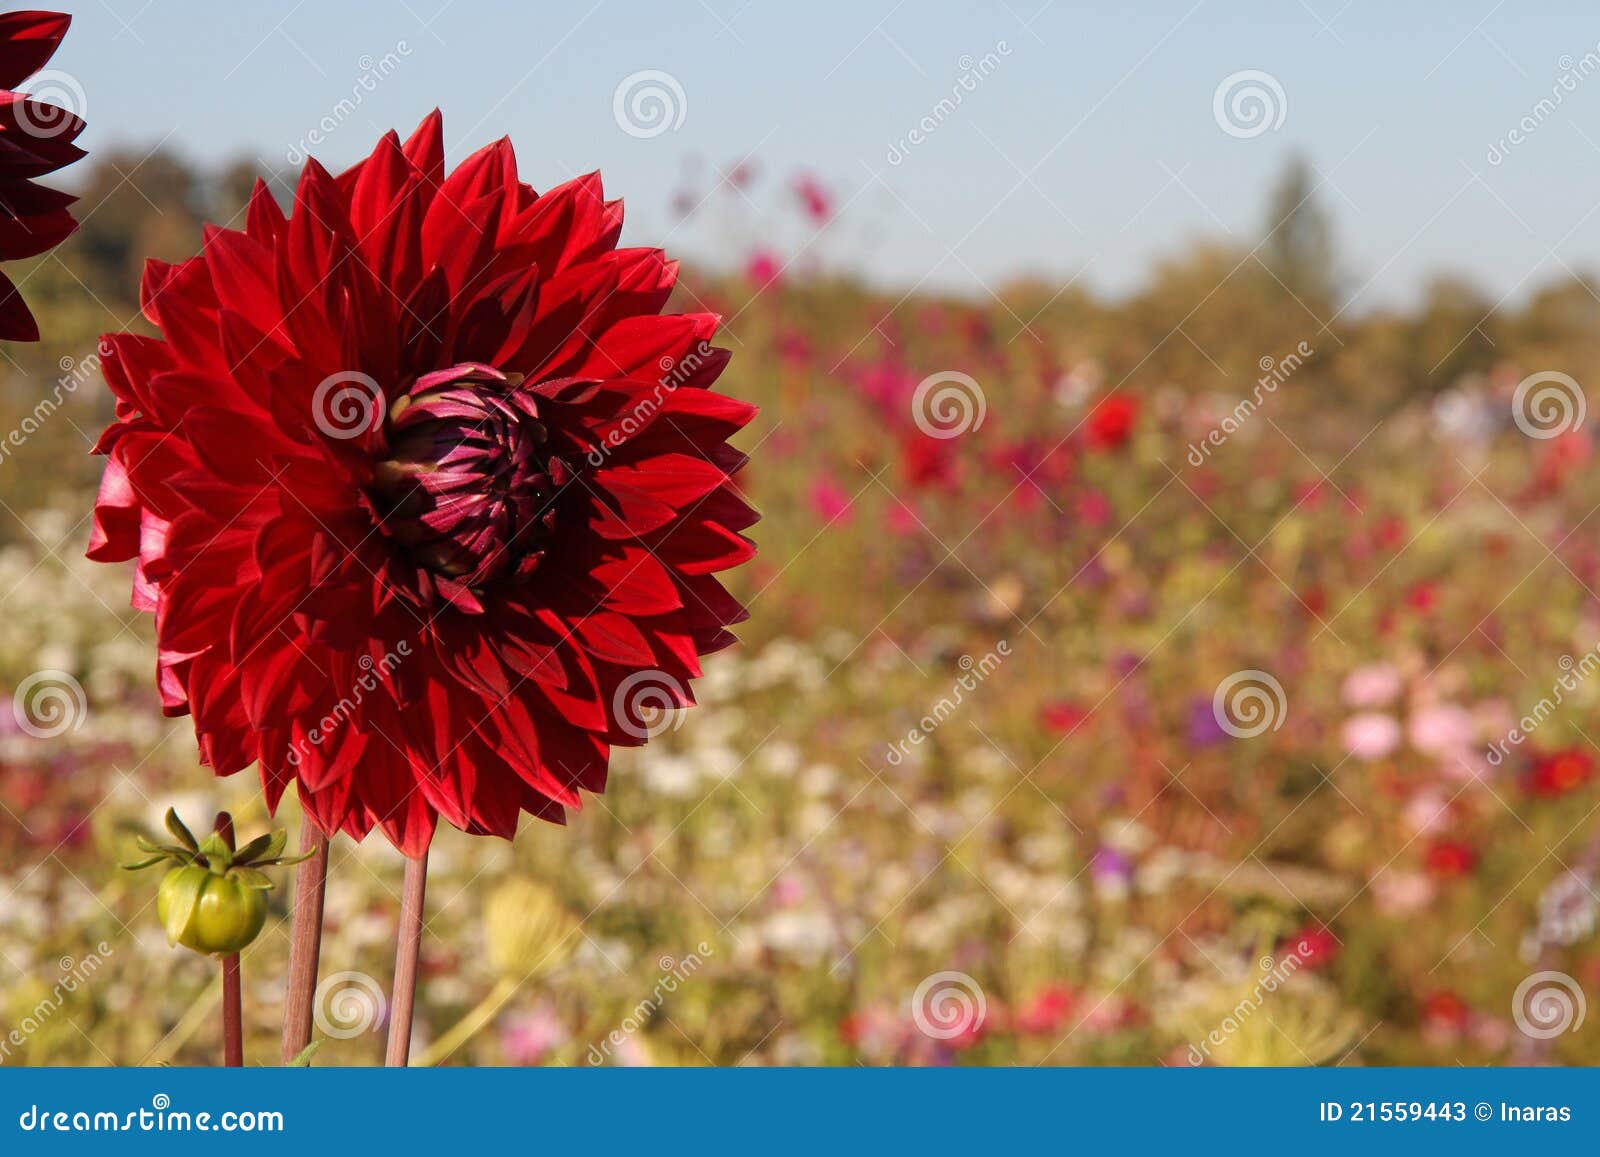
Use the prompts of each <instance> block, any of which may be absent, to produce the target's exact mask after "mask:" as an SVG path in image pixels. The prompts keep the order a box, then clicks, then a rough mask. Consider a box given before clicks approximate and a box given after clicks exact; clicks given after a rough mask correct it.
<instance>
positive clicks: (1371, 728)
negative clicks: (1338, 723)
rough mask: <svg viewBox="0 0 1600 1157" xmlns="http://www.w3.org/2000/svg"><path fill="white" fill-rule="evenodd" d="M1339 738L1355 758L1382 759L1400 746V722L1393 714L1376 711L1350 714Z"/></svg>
mask: <svg viewBox="0 0 1600 1157" xmlns="http://www.w3.org/2000/svg"><path fill="white" fill-rule="evenodd" d="M1341 739H1342V740H1343V742H1344V748H1345V750H1346V751H1348V752H1349V753H1350V754H1351V755H1353V756H1354V757H1355V758H1357V759H1365V760H1374V759H1382V758H1384V757H1385V756H1387V755H1392V754H1393V753H1394V750H1395V749H1396V748H1397V747H1399V746H1400V724H1399V723H1398V722H1397V721H1396V720H1395V718H1394V716H1392V715H1384V714H1382V713H1380V712H1376V711H1368V712H1364V713H1362V714H1360V715H1352V716H1351V717H1350V718H1349V719H1347V720H1345V724H1344V730H1343V732H1342V733H1341Z"/></svg>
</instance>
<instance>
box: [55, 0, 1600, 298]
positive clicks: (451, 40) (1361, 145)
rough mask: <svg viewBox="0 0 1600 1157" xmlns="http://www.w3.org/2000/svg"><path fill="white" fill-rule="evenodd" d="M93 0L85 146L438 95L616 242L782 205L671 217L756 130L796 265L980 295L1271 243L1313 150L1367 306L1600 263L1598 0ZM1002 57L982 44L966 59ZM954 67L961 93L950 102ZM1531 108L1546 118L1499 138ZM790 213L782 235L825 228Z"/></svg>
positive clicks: (67, 58) (269, 137)
mask: <svg viewBox="0 0 1600 1157" xmlns="http://www.w3.org/2000/svg"><path fill="white" fill-rule="evenodd" d="M75 17H76V19H75V23H74V26H73V29H72V31H71V33H70V34H69V37H68V41H67V44H66V45H65V46H64V48H63V50H62V51H61V52H60V53H59V54H58V56H57V58H56V61H55V62H54V63H55V65H56V66H57V67H59V68H60V69H61V70H62V71H64V72H66V73H69V74H70V75H71V76H72V77H73V78H75V79H76V80H77V82H78V83H79V84H80V85H81V86H82V89H83V91H84V94H85V99H86V112H87V119H88V120H89V124H90V128H89V130H88V132H87V134H86V136H85V138H84V141H85V143H86V144H88V145H89V147H91V148H93V147H97V146H107V145H110V144H113V143H117V144H128V145H141V146H150V145H154V144H155V143H157V142H161V141H164V142H166V144H167V145H168V146H169V147H172V148H174V149H176V150H177V151H179V152H180V153H182V154H184V155H186V156H188V157H191V158H194V159H197V160H214V159H220V158H223V157H227V156H230V155H234V154H238V153H241V152H243V153H250V154H253V155H256V156H258V157H260V158H262V159H263V161H264V163H268V164H272V165H276V166H279V167H284V166H285V165H286V162H287V158H288V157H290V156H291V155H292V154H293V152H294V151H295V150H296V149H297V148H298V147H299V142H304V141H307V139H308V135H309V133H310V131H311V130H312V129H314V128H316V127H317V126H318V125H319V122H323V121H324V118H327V117H330V116H332V117H333V118H334V119H335V120H336V121H337V123H336V125H335V126H334V127H333V128H332V129H331V131H328V132H327V133H326V134H325V140H324V141H323V142H322V143H321V144H320V145H319V146H317V147H314V148H312V149H311V150H310V151H311V152H312V154H313V155H316V156H318V157H319V159H322V160H324V162H325V163H328V164H329V165H330V167H336V166H339V165H342V164H344V163H347V162H348V161H350V160H353V159H355V158H356V157H358V156H359V155H361V154H362V153H364V152H365V151H366V150H367V149H368V148H369V147H370V145H371V142H372V140H373V139H374V138H375V137H376V135H377V134H378V133H379V132H380V131H382V130H383V129H386V128H388V127H391V126H395V127H399V128H401V130H402V131H405V130H406V129H407V128H409V127H410V126H411V125H413V124H414V123H415V122H416V121H417V120H418V119H420V118H421V116H422V115H423V114H424V113H426V112H427V111H428V110H429V109H430V108H432V107H433V106H434V105H439V106H440V107H442V108H443V109H444V112H445V118H446V119H445V126H446V139H447V142H448V144H449V146H450V149H451V151H452V154H453V155H454V156H455V157H460V156H462V155H464V154H465V153H466V152H467V151H469V150H470V149H472V148H475V147H477V146H479V145H481V144H483V143H486V142H488V141H490V140H492V139H494V138H496V137H498V136H501V135H503V134H509V135H510V136H511V137H512V139H513V140H514V141H515V142H516V145H517V152H518V156H519V158H520V160H521V163H522V166H523V170H524V174H525V176H526V179H528V180H530V181H531V182H532V183H533V184H534V185H535V186H536V187H545V186H547V185H550V184H553V183H556V182H558V181H560V180H563V179H565V178H566V177H567V176H570V175H572V174H575V173H578V172H583V171H587V170H589V169H594V168H599V169H601V170H602V171H603V172H604V174H605V177H606V183H607V188H608V190H610V191H612V192H613V193H614V194H622V195H625V196H626V198H627V200H628V205H629V228H628V233H627V236H628V238H629V240H631V241H633V242H636V243H644V242H649V243H660V242H662V241H663V240H665V241H666V243H667V244H668V246H669V247H670V248H672V249H674V250H676V251H679V252H681V253H683V254H685V255H688V256H698V257H704V256H706V255H708V254H716V253H726V252H728V251H729V250H730V247H737V246H740V245H747V244H749V243H750V238H751V237H752V236H753V235H755V234H756V233H757V232H758V231H760V230H761V229H762V228H763V227H760V226H757V225H756V222H757V221H758V220H759V219H760V218H758V216H757V213H758V211H761V210H765V209H768V208H770V205H769V204H768V201H769V200H770V201H776V199H777V190H775V189H774V190H772V191H771V193H769V194H768V197H767V200H763V198H762V196H761V195H760V194H753V196H754V197H755V198H756V200H757V202H758V204H757V205H756V206H749V205H745V204H743V203H742V202H741V201H740V199H739V198H738V197H736V196H726V197H721V198H717V199H714V200H713V201H711V202H708V208H710V209H712V210H714V211H709V212H705V213H702V214H701V215H699V217H698V218H696V219H695V220H693V221H692V222H690V223H689V224H687V225H680V224H678V222H677V221H676V219H675V217H674V216H673V214H672V213H671V211H670V202H671V197H672V194H673V192H674V191H675V190H677V189H678V188H680V187H681V186H682V185H683V184H684V181H685V174H686V173H694V172H697V171H699V172H703V173H710V172H712V171H714V167H715V166H716V165H719V164H728V163H731V162H733V161H736V160H738V159H739V158H741V157H743V156H745V155H746V154H752V155H753V156H754V158H755V160H756V162H757V164H758V165H759V166H760V167H761V169H762V171H763V172H764V174H765V175H766V177H767V178H768V180H769V181H772V182H773V183H774V184H776V183H777V182H776V180H774V178H781V176H782V175H784V174H788V173H791V172H793V171H795V170H797V169H802V168H804V169H810V170H812V171H815V172H816V173H818V174H819V175H820V176H822V177H823V178H824V179H826V180H827V181H828V182H829V183H830V184H831V185H832V186H833V187H834V188H835V189H836V190H837V191H838V194H839V198H840V200H841V201H842V202H844V203H845V205H846V208H845V211H844V213H843V215H842V217H841V219H840V221H839V222H838V223H837V225H836V226H835V227H834V228H833V229H832V230H831V231H830V233H829V234H828V235H826V236H824V237H822V238H820V239H817V240H815V241H814V242H811V244H810V245H809V247H808V248H806V250H805V254H806V258H807V259H808V260H813V259H814V260H817V261H820V262H822V263H823V264H825V265H827V266H830V267H833V268H852V269H859V270H861V271H863V272H865V273H867V274H868V275H870V276H871V277H873V278H875V279H877V280H879V281H882V282H884V283H886V284H890V285H895V286H900V287H904V288H910V287H911V286H914V285H922V286H926V287H940V288H953V289H959V290H964V291H970V292H975V293H980V294H981V293H982V292H983V286H984V285H990V286H993V285H997V284H999V283H1000V282H1001V281H1003V280H1004V279H1006V278H1008V277H1011V276H1016V275H1020V274H1032V275H1040V276H1044V277H1048V278H1051V279H1055V280H1065V279H1067V278H1071V277H1075V276H1077V277H1081V278H1082V280H1083V283H1085V284H1088V285H1090V286H1093V287H1095V288H1098V289H1101V290H1104V291H1107V292H1122V291H1126V290H1128V289H1130V288H1132V287H1134V286H1136V285H1137V284H1138V283H1139V282H1140V280H1141V279H1142V278H1143V277H1144V276H1145V275H1146V274H1147V273H1148V271H1149V269H1150V267H1151V264H1152V262H1153V261H1155V260H1158V259H1159V258H1160V257H1162V256H1163V255H1167V254H1171V253H1173V252H1174V251H1175V250H1177V249H1179V248H1181V247H1182V246H1183V245H1184V244H1186V243H1187V242H1188V241H1190V240H1192V239H1194V238H1197V237H1202V236H1207V235H1212V236H1227V235H1230V234H1231V235H1232V236H1233V237H1234V238H1235V239H1238V240H1247V239H1250V238H1252V236H1253V234H1254V231H1255V230H1256V228H1257V225H1258V223H1259V219H1260V216H1261V213H1262V204H1263V199H1264V195H1265V191H1266V188H1267V186H1268V185H1269V183H1270V181H1271V179H1272V177H1273V175H1274V174H1275V173H1276V172H1277V171H1278V169H1279V168H1280V167H1281V166H1282V165H1283V163H1284V162H1285V160H1286V158H1287V157H1288V156H1290V155H1291V154H1293V153H1295V152H1301V153H1303V154H1304V155H1306V156H1307V157H1308V158H1309V159H1310V161H1311V162H1312V163H1313V165H1314V166H1315V167H1316V170H1317V172H1318V174H1319V176H1320V178H1321V179H1322V180H1323V182H1324V183H1323V185H1322V187H1321V189H1320V192H1319V196H1320V197H1321V198H1322V200H1323V202H1324V204H1325V206H1326V207H1327V208H1328V209H1329V210H1330V211H1331V213H1332V214H1333V216H1334V218H1335V221H1336V223H1337V227H1338V231H1339V237H1340V241H1341V243H1342V246H1343V249H1344V254H1345V257H1344V262H1345V265H1346V267H1347V269H1346V272H1347V273H1348V275H1349V280H1350V284H1351V286H1352V288H1353V289H1354V290H1355V299H1354V301H1353V303H1352V307H1353V308H1354V309H1356V310H1358V311H1359V310H1360V309H1363V308H1366V307H1369V306H1372V305H1376V304H1384V303H1391V302H1401V303H1403V302H1406V301H1408V300H1411V299H1412V297H1413V296H1414V294H1415V293H1416V291H1417V290H1418V288H1419V286H1420V285H1421V284H1422V283H1423V281H1424V279H1425V278H1426V277H1427V276H1428V275H1429V274H1431V273H1433V272H1436V271H1439V270H1446V269H1447V270H1451V271H1454V272H1458V273H1463V274H1466V275H1468V276H1470V277H1471V278H1472V279H1474V280H1475V281H1477V282H1478V283H1479V284H1480V285H1481V286H1482V288H1483V289H1484V290H1485V291H1486V292H1488V293H1489V294H1490V296H1491V297H1493V298H1499V297H1502V296H1505V297H1507V298H1508V299H1509V300H1512V301H1515V300H1518V299H1520V298H1521V297H1522V296H1524V295H1525V294H1526V293H1527V291H1528V290H1529V289H1530V288H1532V287H1534V286H1536V285H1538V284H1540V283H1542V282H1545V281H1548V280H1549V279H1551V278H1553V277H1555V276H1558V275H1561V274H1562V273H1564V272H1565V271H1566V270H1568V269H1584V268H1589V267H1594V268H1600V211H1597V205H1600V196H1597V193H1600V70H1597V71H1594V72H1593V73H1590V74H1587V75H1586V74H1584V73H1583V72H1582V71H1581V68H1582V64H1581V62H1582V61H1583V58H1584V56H1585V54H1588V53H1592V54H1594V55H1593V56H1592V57H1591V63H1596V64H1597V65H1600V12H1597V11H1595V10H1594V9H1593V6H1592V5H1583V4H1579V3H1540V4H1523V5H1511V4H1506V3H1504V2H1503V0H1502V2H1499V3H1497V2H1496V0H1464V2H1460V3H1444V2H1435V3H1412V4H1404V5H1401V4H1394V3H1377V2H1373V0H1351V2H1350V3H1345V0H1276V2H1272V3H1266V2H1244V3H1223V2H1220V0H1202V2H1200V3H1195V2H1193V0H1188V2H1179V3H1165V2H1158V3H1141V4H1133V3H1120V4H1104V5H1096V6H1093V7H1091V6H1089V5H1084V4H1069V3H1060V2H1057V3H1052V4H1045V5H1041V3H1040V0H1006V2H1004V3H968V4H962V3H945V2H928V3H919V2H914V0H907V2H901V3H896V2H895V0H853V2H849V3H841V2H836V0H813V2H811V3H807V4H796V5H787V4H785V5H778V4H770V3H760V2H747V0H698V2H695V0H688V2H681V3H674V4H660V3H657V4H632V3H623V2H621V0H603V2H601V3H599V4H594V3H593V2H592V0H575V2H573V3H569V4H550V5H536V4H530V3H526V2H524V3H498V2H488V0H452V2H448V3H447V2H445V0H390V2H387V3H378V2H369V0H355V2H339V3H329V2H326V0H306V2H303V3H299V4H296V3H294V2H293V0H280V2H278V3H255V4H233V3H226V4H225V3H220V2H212V3H205V4H202V3H194V2H191V0H160V2H159V3H158V2H154V0H151V2H146V0H90V2H86V3H85V4H83V5H82V6H80V7H79V8H78V10H77V11H76V13H75ZM1002 46H1003V50H1002ZM985 56H989V57H990V59H992V60H993V61H995V62H996V64H995V66H994V67H993V68H992V69H989V70H988V72H987V75H984V76H982V77H981V78H980V79H977V80H976V81H972V80H971V79H970V77H971V74H970V72H968V71H967V70H968V68H969V65H970V66H972V67H976V66H978V65H979V62H981V61H982V60H983V59H984V58H985ZM386 57H387V58H389V59H390V60H391V61H392V62H393V64H392V67H390V68H389V69H388V75H386V76H383V77H382V78H381V79H377V80H376V81H371V82H369V85H368V87H369V88H370V91H365V90H362V84H361V78H362V77H363V75H367V76H369V77H370V76H371V75H372V69H373V68H374V67H375V66H377V65H379V63H380V62H382V61H384V59H385V58H386ZM646 70H650V71H654V72H661V73H666V74H668V75H669V76H670V77H671V78H672V79H673V80H674V81H676V82H677V87H678V89H679V90H681V93H682V98H681V101H680V100H679V99H678V98H677V97H676V95H672V96H671V99H672V100H673V102H674V104H675V107H676V108H677V109H679V110H680V111H681V113H682V120H681V123H678V124H677V126H676V127H675V128H670V129H667V130H666V131H663V132H660V133H659V134H657V135H653V136H648V137H640V136H635V135H630V133H628V132H626V131H624V130H623V129H622V128H621V127H619V124H618V122H617V119H616V118H615V116H614V111H613V106H614V99H613V98H614V96H615V94H616V92H617V89H618V86H619V84H621V82H622V81H623V80H624V78H626V77H629V76H631V75H633V74H635V73H638V72H643V71H646ZM1245 70H1254V71H1257V72H1261V73H1266V74H1268V76H1270V77H1271V78H1272V80H1274V81H1275V82H1276V85H1277V89H1278V91H1280V92H1281V94H1282V95H1281V98H1280V97H1278V96H1277V95H1276V94H1275V93H1272V92H1270V91H1269V93H1268V95H1269V99H1270V100H1271V101H1272V103H1273V104H1274V109H1275V113H1276V112H1279V111H1281V114H1282V116H1281V123H1277V116H1276V115H1274V116H1273V118H1272V119H1273V122H1274V124H1275V127H1272V128H1269V129H1267V130H1266V131H1262V132H1260V133H1259V134H1256V135H1231V134H1230V133H1229V132H1227V131H1225V130H1224V128H1223V127H1221V126H1220V125H1219V122H1218V120H1217V118H1216V116H1215V113H1214V97H1215V96H1216V93H1217V90H1218V87H1219V85H1221V84H1222V82H1223V81H1224V80H1225V78H1227V77H1230V76H1232V75H1234V74H1236V73H1239V72H1242V71H1245ZM964 73H965V74H966V75H968V77H969V87H968V88H965V89H962V99H961V102H960V105H959V107H957V108H955V110H954V111H953V112H947V114H945V115H939V114H937V113H936V112H935V110H936V109H937V107H938V105H939V102H940V101H941V99H943V98H946V97H949V96H951V95H952V93H953V92H955V91H956V90H957V89H958V88H960V79H959V78H961V77H962V76H963V75H964ZM1564 75H1565V76H1567V78H1568V81H1569V84H1570V87H1563V85H1562V83H1561V78H1562V77H1563V76H1564ZM358 90H362V91H361V96H360V100H359V103H357V104H356V107H354V109H353V111H352V110H350V109H349V108H348V107H347V108H346V110H345V111H344V112H342V113H338V114H335V110H336V109H337V107H338V106H339V103H340V102H341V101H342V100H346V99H347V98H351V97H352V94H353V93H355V92H357V91H358ZM1557 90H1560V101H1559V102H1558V103H1555V104H1554V105H1553V107H1550V108H1544V109H1542V110H1541V108H1540V105H1539V102H1540V101H1541V100H1543V99H1545V98H1550V97H1552V94H1553V93H1554V92H1556V91H1557ZM930 116H931V117H933V122H932V123H934V124H935V128H934V130H933V131H931V132H929V133H927V134H926V137H925V139H923V140H922V141H921V142H920V143H918V144H915V145H914V147H912V148H910V149H907V150H904V152H905V155H904V157H903V159H901V160H900V161H899V163H896V164H891V163H890V161H889V155H890V152H891V149H892V147H893V146H894V145H895V144H896V143H897V142H904V141H905V139H906V137H907V134H908V132H909V130H911V129H912V128H914V127H916V126H917V125H918V124H919V123H920V122H922V121H923V118H925V117H930ZM1524 118H1530V123H1532V124H1533V126H1534V127H1533V129H1532V131H1530V132H1526V133H1525V134H1524V139H1522V140H1521V141H1520V142H1517V143H1509V142H1508V140H1507V138H1508V134H1509V133H1510V131H1511V130H1513V129H1515V128H1517V127H1518V125H1519V122H1523V121H1524ZM674 121H675V122H676V117H674ZM1236 127H1237V126H1236ZM1246 127H1248V126H1246ZM1508 144H1509V147H1508ZM1496 150H1498V152H1499V153H1500V154H1501V155H1500V157H1499V159H1498V160H1497V161H1493V162H1492V161H1491V152H1493V151H1496ZM697 166H698V169H697V168H696V167H697ZM704 184H705V182H704V181H701V182H700V184H699V186H697V188H702V189H703V186H704ZM789 229H790V231H789V232H787V233H772V234H770V236H769V239H773V240H775V243H776V244H778V245H779V246H780V247H782V248H784V249H785V250H788V251H791V252H792V251H795V250H798V249H800V248H801V247H802V246H803V245H806V244H807V242H808V241H811V239H810V238H809V236H808V235H807V234H806V233H805V232H804V230H802V229H800V228H799V227H798V226H797V225H791V226H790V227H789Z"/></svg>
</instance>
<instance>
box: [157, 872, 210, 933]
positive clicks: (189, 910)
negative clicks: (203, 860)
mask: <svg viewBox="0 0 1600 1157" xmlns="http://www.w3.org/2000/svg"><path fill="white" fill-rule="evenodd" d="M175 870H181V869H175ZM163 883H164V881H163ZM205 884H206V877H205V875H204V874H203V873H199V872H196V873H193V874H192V875H185V876H184V877H183V879H182V880H180V881H179V883H178V885H177V886H176V887H174V888H173V890H172V894H171V896H170V897H169V898H168V900H167V945H168V947H176V946H177V943H178V937H180V936H182V935H183V930H184V929H185V928H187V927H188V926H189V917H190V916H192V915H193V914H194V909H195V905H196V904H198V903H199V902H200V892H201V890H202V889H203V888H204V887H205Z"/></svg>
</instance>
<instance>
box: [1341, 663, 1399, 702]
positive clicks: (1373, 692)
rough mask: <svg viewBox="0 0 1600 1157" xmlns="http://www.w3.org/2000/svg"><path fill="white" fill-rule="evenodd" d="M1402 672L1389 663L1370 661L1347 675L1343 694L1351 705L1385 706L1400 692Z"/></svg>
mask: <svg viewBox="0 0 1600 1157" xmlns="http://www.w3.org/2000/svg"><path fill="white" fill-rule="evenodd" d="M1400 687H1401V679H1400V672H1399V671H1397V670H1396V669H1395V668H1394V667H1393V666H1392V665H1391V664H1389V663H1368V664H1367V665H1366V666H1364V667H1357V668H1356V669H1355V670H1354V671H1351V672H1350V674H1349V675H1347V676H1345V680H1344V687H1343V689H1342V694H1343V696H1344V701H1345V705H1346V706H1349V707H1357V708H1361V707H1384V706H1387V705H1388V704H1390V703H1392V702H1394V700H1395V697H1396V696H1398V695H1399V694H1400Z"/></svg>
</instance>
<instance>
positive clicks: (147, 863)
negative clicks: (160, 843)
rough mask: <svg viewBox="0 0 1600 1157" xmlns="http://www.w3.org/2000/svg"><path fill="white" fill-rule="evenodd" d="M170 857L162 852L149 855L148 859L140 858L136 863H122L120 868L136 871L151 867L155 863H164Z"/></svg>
mask: <svg viewBox="0 0 1600 1157" xmlns="http://www.w3.org/2000/svg"><path fill="white" fill-rule="evenodd" d="M170 859H171V857H170V856H168V855H166V854H165V853H162V854H161V855H159V856H151V857H150V858H149V859H148V860H140V861H139V862H138V863H137V864H123V865H122V870H123V871H124V872H138V871H142V870H143V869H145V868H153V867H155V866H156V865H157V864H165V863H166V862H167V861H168V860H170Z"/></svg>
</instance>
